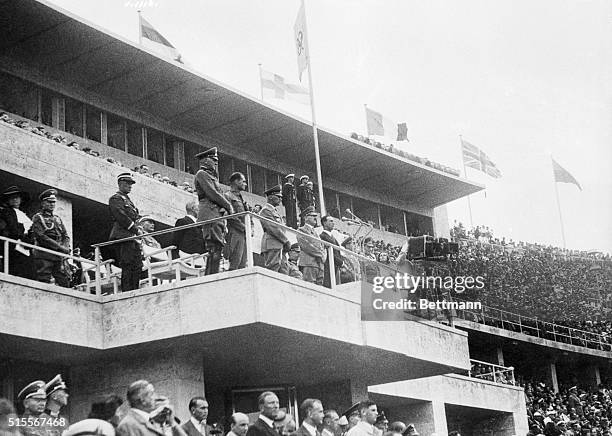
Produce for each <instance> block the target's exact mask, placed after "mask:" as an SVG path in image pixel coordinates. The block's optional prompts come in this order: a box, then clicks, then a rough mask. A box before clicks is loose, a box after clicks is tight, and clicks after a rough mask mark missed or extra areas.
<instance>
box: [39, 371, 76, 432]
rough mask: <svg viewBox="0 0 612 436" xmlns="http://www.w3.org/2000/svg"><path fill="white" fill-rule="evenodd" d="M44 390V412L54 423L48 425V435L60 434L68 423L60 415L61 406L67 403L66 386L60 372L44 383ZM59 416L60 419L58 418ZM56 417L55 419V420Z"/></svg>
mask: <svg viewBox="0 0 612 436" xmlns="http://www.w3.org/2000/svg"><path fill="white" fill-rule="evenodd" d="M45 392H46V394H47V406H46V408H45V414H47V415H49V416H50V417H51V418H52V419H53V420H54V423H55V424H58V425H53V426H48V427H47V428H48V430H49V432H48V433H47V434H48V435H49V436H60V435H61V434H62V433H63V431H64V430H66V429H67V428H68V427H69V426H70V424H69V423H68V419H67V418H66V417H65V416H63V415H62V416H60V410H61V409H62V407H66V406H67V405H68V387H67V386H66V383H64V380H62V376H61V374H58V375H56V376H55V377H53V379H52V380H50V381H49V382H47V384H46V385H45ZM60 418H61V419H60ZM56 419H57V421H55V420H56Z"/></svg>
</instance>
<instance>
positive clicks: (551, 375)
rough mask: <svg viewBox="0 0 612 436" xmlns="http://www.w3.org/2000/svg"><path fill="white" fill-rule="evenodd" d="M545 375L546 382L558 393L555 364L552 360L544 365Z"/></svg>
mask: <svg viewBox="0 0 612 436" xmlns="http://www.w3.org/2000/svg"><path fill="white" fill-rule="evenodd" d="M546 376H547V378H548V383H549V384H550V385H551V386H552V387H553V390H554V392H555V393H559V382H558V381H557V365H555V363H554V362H550V363H549V364H548V365H547V366H546Z"/></svg>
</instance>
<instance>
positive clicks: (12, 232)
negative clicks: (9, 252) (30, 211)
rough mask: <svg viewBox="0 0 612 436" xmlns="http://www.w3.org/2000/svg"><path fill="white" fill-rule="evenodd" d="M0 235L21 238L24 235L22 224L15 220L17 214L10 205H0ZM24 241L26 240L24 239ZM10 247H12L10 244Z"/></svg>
mask: <svg viewBox="0 0 612 436" xmlns="http://www.w3.org/2000/svg"><path fill="white" fill-rule="evenodd" d="M0 235H1V236H4V237H6V238H11V239H21V240H22V241H23V239H24V236H25V228H24V227H23V224H21V223H20V222H19V221H17V214H16V213H15V209H13V208H12V207H0ZM24 242H26V241H24ZM11 247H14V246H13V245H11Z"/></svg>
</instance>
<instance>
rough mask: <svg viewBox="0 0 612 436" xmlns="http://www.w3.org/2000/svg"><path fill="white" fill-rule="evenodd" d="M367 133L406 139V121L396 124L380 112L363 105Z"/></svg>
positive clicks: (394, 138) (397, 139)
mask: <svg viewBox="0 0 612 436" xmlns="http://www.w3.org/2000/svg"><path fill="white" fill-rule="evenodd" d="M365 111H366V123H367V127H368V135H372V136H386V137H387V138H390V139H393V140H394V141H407V140H408V126H406V123H400V124H397V123H396V122H394V121H393V120H391V119H390V118H387V117H385V116H383V114H381V113H380V112H377V111H375V110H372V109H370V108H369V107H367V106H366V107H365Z"/></svg>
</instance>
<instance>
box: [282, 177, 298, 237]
mask: <svg viewBox="0 0 612 436" xmlns="http://www.w3.org/2000/svg"><path fill="white" fill-rule="evenodd" d="M294 180H295V174H287V175H286V176H285V184H284V185H283V206H285V221H286V222H287V227H292V228H294V229H297V227H298V225H297V209H296V205H295V199H296V196H295V185H294V184H293V182H294Z"/></svg>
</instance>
